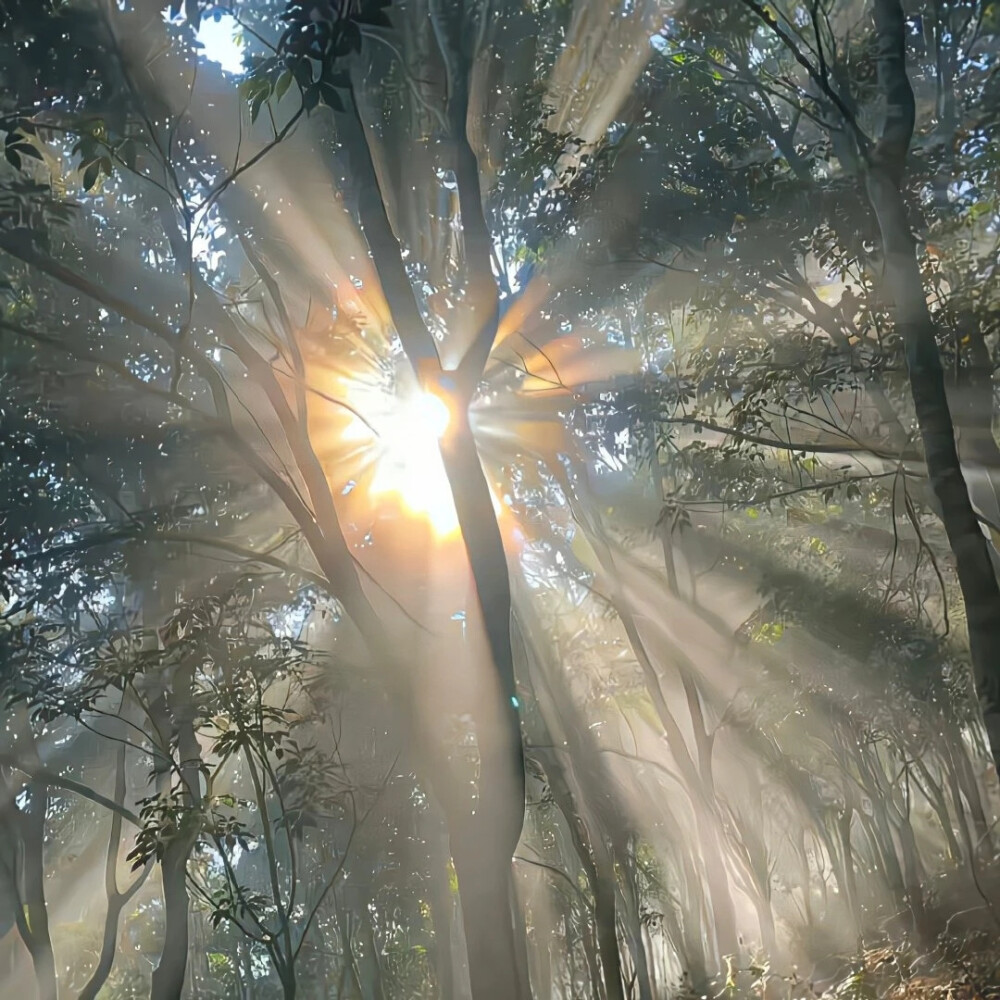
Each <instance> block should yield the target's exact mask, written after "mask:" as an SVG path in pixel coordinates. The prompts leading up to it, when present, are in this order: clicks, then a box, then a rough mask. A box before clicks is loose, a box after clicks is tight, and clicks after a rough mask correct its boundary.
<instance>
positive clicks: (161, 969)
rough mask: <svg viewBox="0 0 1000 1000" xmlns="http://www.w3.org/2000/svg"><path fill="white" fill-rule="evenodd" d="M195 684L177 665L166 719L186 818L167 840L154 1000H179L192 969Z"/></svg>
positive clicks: (196, 799) (197, 752)
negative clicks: (189, 873)
mask: <svg viewBox="0 0 1000 1000" xmlns="http://www.w3.org/2000/svg"><path fill="white" fill-rule="evenodd" d="M193 682H194V674H193V665H191V664H185V665H183V666H181V667H178V668H177V670H176V672H175V674H174V678H173V685H172V689H171V695H170V707H169V712H167V713H166V715H167V718H166V719H164V722H165V723H166V724H168V725H169V726H170V727H171V728H172V729H173V731H174V733H175V736H176V740H177V753H178V757H179V761H178V765H179V770H180V775H181V790H180V795H181V800H182V802H183V804H184V816H186V817H187V822H186V823H185V822H184V821H183V820H182V822H181V826H180V828H179V829H178V830H177V831H176V832H175V834H174V836H172V837H171V838H170V839H169V840H168V842H167V845H166V847H165V849H164V852H163V857H162V859H161V861H160V873H161V878H162V882H163V910H164V915H165V928H164V937H163V950H162V951H161V952H160V960H159V962H158V963H157V966H156V968H155V969H154V970H153V976H152V985H151V988H150V994H149V996H150V1000H179V998H180V996H181V993H182V991H183V989H184V977H185V973H186V971H187V961H188V947H189V928H188V918H189V904H190V900H189V898H188V890H187V862H188V855H189V854H190V853H191V848H192V847H193V846H194V842H195V839H196V836H197V833H196V830H197V822H195V817H194V816H193V815H190V814H191V813H193V811H194V810H195V809H197V808H198V807H199V804H200V798H201V792H200V782H201V773H200V771H199V764H200V761H201V757H200V748H199V746H198V741H197V739H196V737H195V733H194V718H193V705H192V701H191V697H192V690H191V689H192V685H193ZM168 780H169V779H168Z"/></svg>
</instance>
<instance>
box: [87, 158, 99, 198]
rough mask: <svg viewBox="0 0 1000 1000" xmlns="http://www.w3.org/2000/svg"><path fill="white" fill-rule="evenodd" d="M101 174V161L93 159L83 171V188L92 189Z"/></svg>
mask: <svg viewBox="0 0 1000 1000" xmlns="http://www.w3.org/2000/svg"><path fill="white" fill-rule="evenodd" d="M100 176H101V161H100V160H91V161H90V163H88V164H87V166H86V168H85V169H84V171H83V190H84V191H92V190H93V189H94V188H95V187H96V186H97V181H98V179H99V178H100Z"/></svg>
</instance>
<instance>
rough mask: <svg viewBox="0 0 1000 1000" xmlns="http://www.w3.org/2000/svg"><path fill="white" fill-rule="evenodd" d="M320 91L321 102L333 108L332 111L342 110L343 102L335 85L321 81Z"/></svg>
mask: <svg viewBox="0 0 1000 1000" xmlns="http://www.w3.org/2000/svg"><path fill="white" fill-rule="evenodd" d="M320 91H321V93H322V97H323V103H324V104H325V105H326V106H327V107H329V108H333V110H334V111H343V110H344V102H343V100H342V99H341V96H340V94H338V93H337V88H336V87H332V86H330V84H328V83H321V84H320Z"/></svg>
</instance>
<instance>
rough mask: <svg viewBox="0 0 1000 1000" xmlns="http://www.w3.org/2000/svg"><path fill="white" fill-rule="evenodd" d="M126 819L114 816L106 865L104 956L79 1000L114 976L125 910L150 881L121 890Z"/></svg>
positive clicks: (118, 791) (119, 767)
mask: <svg viewBox="0 0 1000 1000" xmlns="http://www.w3.org/2000/svg"><path fill="white" fill-rule="evenodd" d="M114 800H115V802H117V803H118V804H119V805H121V806H123V805H124V804H125V745H124V744H122V746H121V747H120V748H119V750H118V759H117V764H116V769H115V798H114ZM121 833H122V817H121V815H120V814H119V813H112V814H111V835H110V836H109V837H108V852H107V857H106V859H105V863H104V891H105V895H106V896H107V899H108V909H107V913H106V914H105V917H104V936H103V938H102V940H101V953H100V956H99V957H98V959H97V965H96V967H95V968H94V971H93V972H92V973H91V975H90V979H88V980H87V982H86V984H85V985H84V987H83V989H82V990H81V991H80V995H79V996H78V997H77V1000H96V997H97V994H98V993H99V992H100V990H101V987H102V986H103V985H104V984H105V982H106V981H107V978H108V976H109V975H111V968H112V966H113V965H114V961H115V951H116V947H117V940H118V921H119V919H120V918H121V914H122V910H124V909H125V906H126V904H127V903H128V901H129V900H130V899H131V898H132V897H133V896H134V895H135V894H136V892H138V891H139V888H140V886H141V885H142V884H143V882H145V881H146V876H147V874H148V873H149V870H150V865H151V864H152V863H151V862H150V865H147V866H146V868H145V870H144V871H143V872H142V873H141V874H140V875H138V876H137V877H136V878H135V880H134V881H133V882H132V884H131V885H130V886H129V887H128V888H127V889H126V890H125V891H124V892H120V891H119V889H118V879H117V874H116V871H117V867H118V851H119V848H120V846H121ZM233 973H234V975H237V976H238V973H237V970H236V966H235V965H234V966H233Z"/></svg>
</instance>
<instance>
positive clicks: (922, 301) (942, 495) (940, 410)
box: [867, 0, 1000, 765]
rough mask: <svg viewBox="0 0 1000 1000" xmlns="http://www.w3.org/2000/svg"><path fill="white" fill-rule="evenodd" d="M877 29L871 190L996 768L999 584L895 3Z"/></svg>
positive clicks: (879, 11)
mask: <svg viewBox="0 0 1000 1000" xmlns="http://www.w3.org/2000/svg"><path fill="white" fill-rule="evenodd" d="M875 26H876V34H877V40H878V77H879V83H880V86H881V89H882V92H883V94H884V95H885V98H886V102H887V110H886V123H885V127H884V129H883V132H882V136H881V138H880V140H879V143H878V145H877V147H876V149H875V150H874V152H873V154H872V156H871V164H870V169H869V171H868V182H867V186H868V197H869V200H870V202H871V205H872V208H873V210H874V212H875V215H876V218H877V220H878V225H879V230H880V232H881V236H882V251H883V254H884V258H885V262H884V274H883V288H884V294H885V297H886V299H887V300H888V302H889V304H890V307H891V308H892V310H893V314H894V318H895V323H896V328H897V330H898V332H899V335H900V336H901V337H902V340H903V345H904V350H905V354H906V364H907V368H908V370H909V376H910V390H911V392H912V395H913V404H914V408H915V410H916V415H917V423H918V425H919V427H920V436H921V438H922V440H923V445H924V455H925V458H926V462H927V474H928V478H929V479H930V482H931V487H932V489H933V490H934V494H935V496H936V497H937V500H938V503H939V504H940V508H941V519H942V521H943V523H944V528H945V532H946V533H947V535H948V542H949V544H950V545H951V549H952V552H953V553H954V556H955V563H956V568H957V570H958V579H959V584H960V585H961V589H962V596H963V598H964V600H965V609H966V618H967V621H968V629H969V648H970V653H971V659H972V668H973V674H974V677H975V682H976V691H977V693H978V695H979V700H980V705H981V707H982V712H983V719H984V721H985V724H986V733H987V737H988V739H989V744H990V749H991V751H992V753H993V759H994V763H995V764H997V765H1000V586H998V585H997V577H996V574H995V572H994V570H993V564H992V561H991V558H990V550H989V543H988V542H987V540H986V537H985V536H984V535H983V532H982V530H981V529H980V527H979V522H978V520H977V518H976V515H975V512H974V511H973V508H972V503H971V502H970V500H969V491H968V487H967V486H966V483H965V479H964V478H963V476H962V468H961V464H960V462H959V458H958V449H957V447H956V444H955V429H954V426H953V424H952V419H951V413H950V411H949V409H948V401H947V395H946V390H945V380H944V372H943V370H942V367H941V357H940V354H939V352H938V347H937V341H936V337H935V334H936V330H935V325H934V321H933V319H932V317H931V315H930V311H929V310H928V307H927V296H926V291H925V289H924V287H923V281H922V278H921V274H920V267H919V264H918V261H917V256H916V247H915V243H914V240H913V236H912V235H911V233H910V227H909V224H908V221H907V214H906V204H905V201H904V199H903V194H902V191H901V188H900V184H901V180H902V175H903V168H904V163H905V158H906V154H907V151H908V149H909V144H910V138H911V136H912V133H913V123H914V115H915V110H914V98H913V91H912V88H911V87H910V82H909V79H908V77H907V75H906V62H905V60H906V25H905V19H904V15H903V10H902V6H901V4H900V3H899V0H876V2H875Z"/></svg>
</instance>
